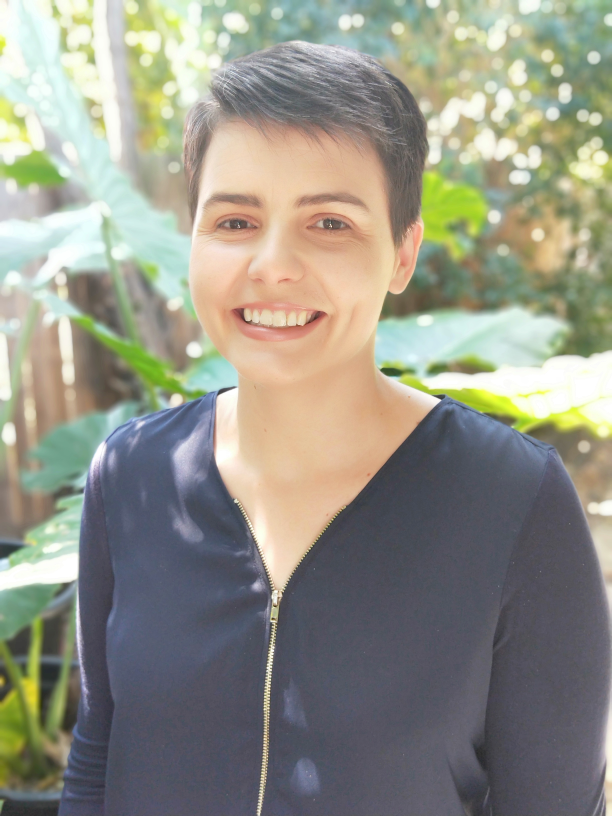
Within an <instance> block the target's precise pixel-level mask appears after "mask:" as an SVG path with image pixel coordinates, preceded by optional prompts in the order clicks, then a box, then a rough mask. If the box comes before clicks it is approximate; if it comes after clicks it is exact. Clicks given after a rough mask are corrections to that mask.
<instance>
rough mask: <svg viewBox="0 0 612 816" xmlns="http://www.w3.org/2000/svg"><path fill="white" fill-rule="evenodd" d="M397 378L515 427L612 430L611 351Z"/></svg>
mask: <svg viewBox="0 0 612 816" xmlns="http://www.w3.org/2000/svg"><path fill="white" fill-rule="evenodd" d="M400 380H401V382H404V383H406V384H407V385H411V386H413V387H414V388H419V389H420V390H422V391H427V392H428V393H430V394H434V393H444V394H448V395H449V396H451V397H453V398H454V399H457V400H460V401H461V402H465V403H466V404H467V405H470V406H472V407H473V408H476V409H477V410H478V411H482V412H483V413H487V414H493V415H498V416H503V417H509V418H511V419H512V420H513V427H514V428H517V429H518V430H520V431H524V432H527V431H531V430H533V429H535V428H538V427H540V426H542V425H548V424H552V425H554V426H555V427H556V428H558V429H559V430H560V431H571V430H575V429H576V428H587V429H589V430H590V431H591V432H592V433H593V435H595V436H598V437H601V438H607V437H609V436H610V435H611V434H612V351H607V352H603V353H601V354H593V355H591V356H590V357H587V358H584V357H579V356H578V355H561V356H559V357H551V358H550V359H549V360H547V361H546V362H545V363H544V365H543V366H542V367H541V368H532V367H525V368H515V367H513V366H502V367H501V368H499V369H497V370H496V371H494V372H491V373H489V372H481V373H477V374H462V373H457V372H444V373H441V374H437V375H435V376H433V377H424V378H422V379H418V378H416V377H413V376H411V375H409V374H407V375H403V376H402V377H400Z"/></svg>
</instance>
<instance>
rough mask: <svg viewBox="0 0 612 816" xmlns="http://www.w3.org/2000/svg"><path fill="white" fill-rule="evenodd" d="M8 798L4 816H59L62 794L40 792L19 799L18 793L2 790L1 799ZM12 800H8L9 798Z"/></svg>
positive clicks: (26, 794) (25, 794)
mask: <svg viewBox="0 0 612 816" xmlns="http://www.w3.org/2000/svg"><path fill="white" fill-rule="evenodd" d="M5 795H6V796H7V798H6V799H5V802H4V807H3V808H2V816H57V812H58V810H59V800H60V796H61V793H57V792H55V791H50V792H49V793H47V792H45V791H40V792H39V793H35V792H32V793H25V792H24V793H23V794H21V796H22V797H23V798H22V799H19V798H17V795H18V794H17V791H5V790H3V789H2V788H0V798H2V797H4V796H5ZM9 795H10V796H11V797H12V798H10V799H9V798H8V796H9Z"/></svg>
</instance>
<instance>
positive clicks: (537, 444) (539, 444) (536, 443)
mask: <svg viewBox="0 0 612 816" xmlns="http://www.w3.org/2000/svg"><path fill="white" fill-rule="evenodd" d="M451 399H452V401H453V402H454V403H455V405H457V406H459V408H463V409H464V410H466V411H470V412H471V413H473V414H477V415H478V416H480V417H483V419H487V420H489V422H496V423H498V424H500V425H503V426H504V427H505V428H508V429H509V430H510V431H512V432H513V433H516V434H518V435H519V436H520V437H521V438H522V439H524V440H525V441H526V442H529V443H531V444H532V445H533V447H534V448H538V450H548V451H549V453H550V451H553V450H555V448H554V445H551V444H550V443H549V442H543V441H542V440H541V439H534V438H533V437H532V436H529V435H528V434H526V433H523V431H519V430H518V429H517V428H513V427H512V425H506V424H505V423H504V422H500V421H499V420H498V419H495V418H494V417H492V416H489V415H488V414H484V413H483V412H482V411H478V410H477V409H476V408H472V406H471V405H466V404H465V403H464V402H461V401H460V400H456V399H454V398H453V397H451Z"/></svg>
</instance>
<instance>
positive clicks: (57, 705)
mask: <svg viewBox="0 0 612 816" xmlns="http://www.w3.org/2000/svg"><path fill="white" fill-rule="evenodd" d="M76 599H77V594H76V592H75V594H74V598H73V600H72V604H71V606H70V610H69V612H68V625H67V627H66V639H65V641H64V652H63V655H62V666H61V669H60V674H59V678H58V681H57V683H56V684H55V686H54V687H53V692H52V694H51V699H50V700H49V708H48V709H47V719H46V722H45V733H46V734H47V736H48V737H49V739H52V740H54V741H55V740H56V739H57V732H58V731H59V729H60V726H61V724H62V722H63V720H64V714H65V712H66V701H67V699H68V680H69V679H70V668H71V666H72V656H73V653H74V639H75V635H76Z"/></svg>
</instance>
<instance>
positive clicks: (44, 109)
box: [0, 0, 195, 314]
mask: <svg viewBox="0 0 612 816" xmlns="http://www.w3.org/2000/svg"><path fill="white" fill-rule="evenodd" d="M9 38H10V40H11V43H12V44H14V45H15V46H17V47H18V48H19V51H20V52H21V55H22V57H23V63H24V65H25V70H23V65H22V66H19V65H16V66H15V67H14V69H13V70H12V72H11V73H9V71H8V70H5V71H4V72H3V73H0V93H2V94H4V95H5V96H7V97H8V98H9V99H11V100H12V101H13V102H22V103H24V104H26V105H28V106H33V107H34V108H35V110H36V112H37V114H38V116H39V117H40V120H41V122H42V124H43V125H44V126H45V127H47V128H49V129H50V130H52V131H54V132H55V133H56V134H57V135H58V136H59V138H60V140H61V142H62V143H63V144H64V145H65V146H67V149H68V151H69V153H70V154H72V157H73V159H74V161H75V167H74V178H75V179H76V180H79V181H80V182H81V184H82V185H83V187H84V188H85V189H86V191H87V193H88V194H89V196H90V197H91V199H92V200H93V201H102V202H104V203H105V204H106V206H107V207H108V210H109V211H110V216H111V218H112V221H113V224H114V226H115V228H116V230H117V232H118V233H119V235H120V237H121V240H122V242H124V243H125V244H126V245H127V246H128V247H129V248H130V251H131V253H132V254H133V255H134V256H135V257H136V258H137V259H138V260H139V261H140V262H141V266H142V268H143V270H144V271H145V272H146V273H147V274H148V275H149V277H150V278H151V280H152V281H153V284H154V286H155V287H156V289H157V290H158V291H159V292H160V293H161V294H162V295H163V296H164V297H165V298H176V297H181V298H182V299H183V302H184V304H185V306H186V307H187V308H188V309H189V311H190V312H191V313H192V314H195V312H194V311H193V306H192V304H191V297H190V293H189V285H188V264H189V251H190V239H189V237H188V236H186V235H182V234H180V233H179V232H178V231H177V229H176V223H175V218H174V216H173V215H172V214H170V213H167V214H164V213H160V212H158V211H157V210H154V209H153V208H152V207H151V206H150V205H149V204H148V203H147V201H146V200H145V198H144V197H143V196H142V195H140V193H138V192H137V191H136V190H135V189H134V188H133V186H132V185H131V183H130V181H129V179H128V178H127V177H126V176H125V175H124V174H123V173H122V172H121V171H120V170H119V169H118V168H117V167H116V166H115V165H114V164H113V162H112V161H111V159H110V154H109V149H108V144H107V142H106V141H105V140H103V139H98V138H96V137H95V136H94V134H93V131H92V127H91V123H90V120H89V117H88V115H87V113H86V111H85V107H84V104H83V99H82V98H81V96H80V94H79V93H78V91H77V90H76V88H75V87H74V85H73V84H72V83H71V82H70V81H69V79H68V77H67V75H66V73H65V71H64V69H63V66H62V64H61V62H60V47H59V26H58V25H57V23H56V22H55V20H54V19H53V18H51V17H44V16H43V15H42V14H41V13H40V11H39V10H38V8H37V6H36V3H35V2H34V0H20V2H19V3H14V4H11V14H10V22H9ZM33 75H36V76H37V77H38V78H43V82H40V81H39V80H37V82H36V83H33V82H32V79H31V78H32V76H33Z"/></svg>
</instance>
